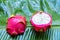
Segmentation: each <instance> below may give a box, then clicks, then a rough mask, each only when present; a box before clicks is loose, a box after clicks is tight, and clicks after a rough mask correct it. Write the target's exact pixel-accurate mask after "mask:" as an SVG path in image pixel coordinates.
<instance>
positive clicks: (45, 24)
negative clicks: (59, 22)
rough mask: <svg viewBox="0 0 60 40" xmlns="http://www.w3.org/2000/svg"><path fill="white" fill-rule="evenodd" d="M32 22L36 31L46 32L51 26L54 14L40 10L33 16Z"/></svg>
mask: <svg viewBox="0 0 60 40" xmlns="http://www.w3.org/2000/svg"><path fill="white" fill-rule="evenodd" d="M30 23H31V25H32V26H33V28H34V29H35V31H37V32H38V31H41V32H46V30H47V29H49V28H50V27H51V24H52V16H51V15H50V14H48V13H46V12H42V11H40V12H37V13H36V14H34V15H33V16H32V17H31V19H30Z"/></svg>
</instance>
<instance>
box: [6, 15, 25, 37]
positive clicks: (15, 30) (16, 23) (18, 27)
mask: <svg viewBox="0 0 60 40" xmlns="http://www.w3.org/2000/svg"><path fill="white" fill-rule="evenodd" d="M25 28H26V18H25V17H24V16H21V15H15V16H12V17H10V18H8V21H7V27H6V31H7V32H8V33H9V34H10V35H12V36H16V35H18V34H21V33H24V31H25Z"/></svg>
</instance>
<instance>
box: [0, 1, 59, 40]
mask: <svg viewBox="0 0 60 40" xmlns="http://www.w3.org/2000/svg"><path fill="white" fill-rule="evenodd" d="M37 11H44V12H47V13H49V14H51V15H52V19H53V20H52V22H53V23H52V27H51V29H49V30H47V32H46V33H37V32H35V31H34V30H33V29H32V26H31V24H30V18H31V16H32V15H33V14H35V12H37ZM12 14H13V15H16V14H19V15H22V16H25V17H26V20H27V28H26V30H25V32H24V34H23V35H18V36H16V37H14V38H13V37H11V36H10V35H9V34H8V33H7V32H6V30H5V29H6V24H7V19H8V18H9V17H10V16H11V15H12ZM59 34H60V1H59V0H0V40H60V37H59Z"/></svg>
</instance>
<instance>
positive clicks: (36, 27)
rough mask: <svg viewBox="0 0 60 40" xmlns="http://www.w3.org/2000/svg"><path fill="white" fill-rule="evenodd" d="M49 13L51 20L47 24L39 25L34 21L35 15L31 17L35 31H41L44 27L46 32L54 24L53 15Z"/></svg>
mask: <svg viewBox="0 0 60 40" xmlns="http://www.w3.org/2000/svg"><path fill="white" fill-rule="evenodd" d="M44 13H45V12H44ZM36 14H37V13H36ZM36 14H35V15H36ZM47 14H48V13H47ZM48 15H49V16H50V17H51V20H50V22H49V23H47V24H40V25H37V24H35V23H34V22H33V21H32V17H33V16H34V15H33V16H32V17H31V19H30V23H31V25H32V26H33V28H34V29H35V31H37V32H38V31H40V29H42V30H43V32H46V30H47V29H49V28H50V27H51V25H52V16H51V15H50V14H48Z"/></svg>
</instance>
